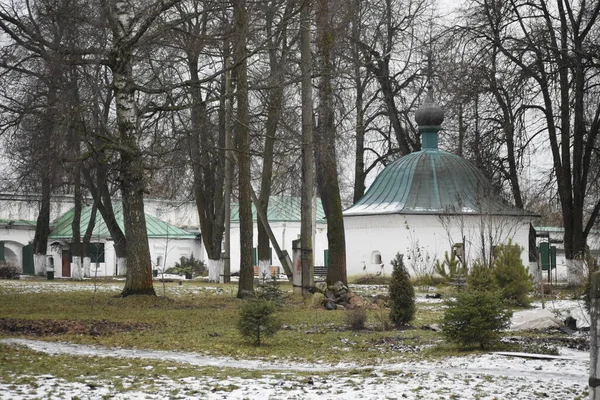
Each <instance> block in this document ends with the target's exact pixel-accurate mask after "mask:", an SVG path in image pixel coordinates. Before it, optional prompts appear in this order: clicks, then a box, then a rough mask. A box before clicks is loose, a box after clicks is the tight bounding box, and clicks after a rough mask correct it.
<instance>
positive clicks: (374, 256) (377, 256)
mask: <svg viewBox="0 0 600 400" xmlns="http://www.w3.org/2000/svg"><path fill="white" fill-rule="evenodd" d="M371 264H376V265H379V264H381V253H380V252H379V251H378V250H375V251H374V252H372V253H371Z"/></svg>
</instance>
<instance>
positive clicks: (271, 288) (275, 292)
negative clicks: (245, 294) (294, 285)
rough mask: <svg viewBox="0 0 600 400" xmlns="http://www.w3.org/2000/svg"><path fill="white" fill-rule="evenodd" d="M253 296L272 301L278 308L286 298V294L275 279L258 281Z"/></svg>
mask: <svg viewBox="0 0 600 400" xmlns="http://www.w3.org/2000/svg"><path fill="white" fill-rule="evenodd" d="M254 296H255V297H256V298H257V299H259V300H267V301H272V302H274V303H275V305H276V306H277V307H278V308H280V307H281V306H283V303H285V301H286V300H287V294H286V292H285V291H283V290H282V289H281V287H280V285H279V282H278V281H277V280H276V279H272V280H270V281H266V282H263V283H260V284H259V285H258V286H257V287H256V290H255V292H254Z"/></svg>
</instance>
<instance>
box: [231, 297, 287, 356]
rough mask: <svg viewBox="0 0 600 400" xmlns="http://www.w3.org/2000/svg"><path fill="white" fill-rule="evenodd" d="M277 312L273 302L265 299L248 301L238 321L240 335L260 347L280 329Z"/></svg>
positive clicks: (243, 306)
mask: <svg viewBox="0 0 600 400" xmlns="http://www.w3.org/2000/svg"><path fill="white" fill-rule="evenodd" d="M275 310H276V306H275V304H274V303H273V302H271V301H267V300H263V299H254V300H249V301H246V302H245V303H244V304H243V305H242V306H241V307H240V314H239V318H238V321H237V328H238V330H239V332H240V334H241V335H242V336H243V337H244V338H246V339H248V340H249V341H250V342H252V344H254V345H256V346H260V344H261V343H262V341H263V338H268V337H272V336H273V335H275V333H277V331H278V330H279V328H280V324H279V321H278V320H277V318H276V317H275Z"/></svg>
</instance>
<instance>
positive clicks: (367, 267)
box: [344, 214, 530, 276]
mask: <svg viewBox="0 0 600 400" xmlns="http://www.w3.org/2000/svg"><path fill="white" fill-rule="evenodd" d="M529 223H530V220H529V219H524V218H515V217H490V216H470V215H466V216H444V217H439V216H436V215H401V214H391V215H376V216H352V217H345V218H344V225H345V230H346V262H347V271H348V275H349V276H352V275H361V274H365V273H369V274H377V273H383V274H391V272H392V267H391V263H390V262H391V260H392V259H393V258H394V256H395V255H396V253H401V254H404V263H405V265H406V266H407V267H409V271H410V272H411V274H414V275H420V274H425V273H432V272H433V264H434V263H435V260H436V259H439V260H440V261H443V260H444V253H445V252H448V253H449V252H450V251H451V249H452V245H453V244H456V243H465V256H466V259H467V262H468V263H471V262H472V261H474V260H476V259H478V258H480V257H481V256H482V253H483V252H482V248H486V252H489V249H490V247H489V243H490V238H491V242H492V243H493V244H495V245H497V244H501V243H506V242H508V240H509V239H510V238H512V241H513V243H516V244H518V245H519V246H521V247H522V248H523V249H524V250H523V252H522V253H521V259H522V261H523V264H524V265H525V266H528V265H529V255H528V253H527V251H528V243H529V242H528V239H529ZM482 234H483V238H484V240H485V241H486V243H487V245H486V246H483V245H482ZM488 254H489V253H488Z"/></svg>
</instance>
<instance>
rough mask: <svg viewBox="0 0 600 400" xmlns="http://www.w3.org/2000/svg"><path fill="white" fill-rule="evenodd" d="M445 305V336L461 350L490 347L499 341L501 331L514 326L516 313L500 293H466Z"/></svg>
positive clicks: (467, 291)
mask: <svg viewBox="0 0 600 400" xmlns="http://www.w3.org/2000/svg"><path fill="white" fill-rule="evenodd" d="M445 303H446V310H445V312H444V317H443V320H442V333H443V335H444V336H445V337H446V339H447V340H448V341H450V342H454V343H457V344H458V345H460V346H463V347H472V346H479V347H480V348H482V349H483V348H486V347H489V346H490V345H492V344H494V343H496V342H497V341H498V339H499V337H500V331H502V330H504V329H507V328H508V327H509V326H510V318H511V317H512V311H510V310H507V309H506V307H505V304H504V302H503V301H502V298H501V297H500V295H499V294H498V293H495V292H489V291H478V290H466V291H464V292H460V293H458V294H457V296H456V299H454V300H453V299H449V300H446V302H445Z"/></svg>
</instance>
